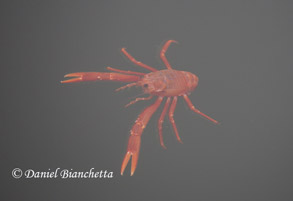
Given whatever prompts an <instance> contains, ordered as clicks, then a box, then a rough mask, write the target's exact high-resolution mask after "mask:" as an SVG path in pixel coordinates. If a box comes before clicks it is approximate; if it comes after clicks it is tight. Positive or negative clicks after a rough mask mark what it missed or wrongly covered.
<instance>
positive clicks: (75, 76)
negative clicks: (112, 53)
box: [61, 72, 101, 83]
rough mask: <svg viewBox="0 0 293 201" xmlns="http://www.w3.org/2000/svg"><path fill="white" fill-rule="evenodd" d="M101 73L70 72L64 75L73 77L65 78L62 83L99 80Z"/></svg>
mask: <svg viewBox="0 0 293 201" xmlns="http://www.w3.org/2000/svg"><path fill="white" fill-rule="evenodd" d="M100 75H101V73H99V72H79V73H69V74H67V75H65V76H64V77H66V78H67V77H69V78H70V77H71V79H68V80H63V81H61V83H71V82H83V81H95V80H98V79H99V77H100Z"/></svg>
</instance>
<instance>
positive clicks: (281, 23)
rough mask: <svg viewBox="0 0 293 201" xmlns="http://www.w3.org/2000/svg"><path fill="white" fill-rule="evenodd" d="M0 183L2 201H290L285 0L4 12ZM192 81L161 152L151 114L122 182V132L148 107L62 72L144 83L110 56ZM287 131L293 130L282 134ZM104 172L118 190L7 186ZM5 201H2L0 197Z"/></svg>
mask: <svg viewBox="0 0 293 201" xmlns="http://www.w3.org/2000/svg"><path fill="white" fill-rule="evenodd" d="M0 4H1V5H0V8H1V12H0V26H1V33H0V34H1V44H0V48H1V53H0V55H1V59H0V65H1V79H0V82H1V86H0V87H1V122H0V123H1V127H0V129H1V135H0V153H1V154H0V157H1V158H0V159H1V169H2V170H1V178H3V179H1V182H3V183H4V184H5V188H4V189H3V185H2V190H1V191H4V192H1V196H5V200H71V201H73V200H201V201H203V200H225V201H227V200H233V201H234V200H258V201H259V200H266V201H267V200H282V201H283V200H293V192H292V187H293V173H292V169H293V163H292V140H293V137H292V123H291V120H292V79H291V76H292V63H293V62H292V50H293V49H292V47H293V46H292V45H293V44H292V36H293V31H292V21H293V18H292V16H293V15H292V8H293V7H292V6H293V5H292V1H235V0H233V1H232V0H231V1H206V0H202V1H43V2H40V1H6V2H5V1H1V3H0ZM168 39H175V40H178V41H179V42H180V44H179V45H175V44H174V45H172V46H171V47H170V49H169V51H168V53H167V57H168V59H169V61H170V63H171V65H172V66H173V67H174V68H175V69H178V70H185V71H190V72H192V73H195V74H196V75H198V77H199V79H200V81H199V86H198V88H197V89H196V90H195V91H194V92H193V93H192V94H191V96H190V98H191V100H192V101H193V103H194V104H195V105H196V106H197V107H198V108H199V109H200V110H201V111H203V112H205V113H206V114H208V115H210V116H212V117H213V118H215V119H217V120H218V121H220V122H221V125H219V126H217V125H214V124H212V123H211V122H209V121H207V120H205V119H203V118H200V117H199V116H198V115H196V114H194V113H193V112H192V111H190V110H189V109H188V107H187V106H186V104H185V102H184V101H183V100H182V99H181V98H180V100H179V102H178V106H177V108H176V111H175V121H176V122H177V126H178V129H179V133H180V136H181V138H182V140H183V142H184V144H180V143H178V142H177V141H176V139H175V137H174V133H173V130H172V127H171V125H170V123H169V122H168V120H167V119H166V121H165V124H164V127H163V134H164V139H165V144H166V146H167V150H163V149H162V148H161V147H160V144H159V138H158V131H157V119H158V117H159V115H160V111H161V110H162V107H160V109H159V111H158V112H157V113H156V114H155V115H154V116H153V118H152V119H151V121H150V122H149V125H148V127H147V128H146V129H145V131H144V133H143V136H142V146H141V154H140V159H139V163H138V167H137V170H136V172H135V174H134V176H132V177H130V176H129V174H130V168H129V167H127V169H126V171H125V175H124V176H120V174H119V172H120V165H121V162H122V159H123V156H124V154H125V151H126V145H127V139H128V135H129V130H130V128H131V126H132V125H133V122H134V120H135V119H136V117H137V115H138V114H139V113H140V112H141V111H142V110H143V108H144V107H146V106H147V105H150V104H151V102H152V101H148V102H140V103H137V104H136V105H133V106H131V107H129V108H127V109H125V108H124V105H125V104H126V103H128V102H129V101H130V100H131V99H133V98H135V97H136V96H137V95H138V94H140V93H141V91H140V90H139V89H135V88H133V89H129V90H125V91H122V92H119V93H115V92H114V89H115V88H117V87H119V86H121V84H119V83H111V82H100V83H98V82H96V83H79V84H66V85H62V84H60V82H59V81H60V80H62V79H63V76H64V74H67V73H71V72H78V71H106V67H107V66H111V67H117V68H121V69H124V70H133V71H140V72H147V71H146V70H144V69H142V68H140V67H137V66H134V65H133V64H132V63H130V62H129V61H128V60H127V59H126V58H125V57H123V56H122V54H121V53H120V51H119V49H120V48H121V47H127V48H128V51H129V52H130V53H132V54H133V55H134V56H135V57H136V58H137V59H138V60H140V61H143V62H144V63H146V64H148V65H151V66H153V67H156V68H158V69H164V68H165V67H164V65H163V63H162V62H161V61H160V60H159V57H158V52H159V50H160V47H161V45H162V44H163V42H164V41H166V40H168ZM290 123H291V124H290ZM15 167H19V168H22V169H24V170H25V169H29V168H32V169H34V170H39V171H47V170H48V169H49V168H50V169H55V168H57V167H60V168H63V169H64V168H66V169H70V168H73V169H74V170H76V171H86V170H89V169H90V168H91V167H94V168H95V169H96V170H105V169H107V170H108V171H113V172H114V178H113V179H108V180H107V179H71V180H70V179H67V180H62V179H30V180H29V179H23V178H22V179H18V180H16V179H14V178H12V176H11V171H12V169H13V168H15ZM1 200H4V199H1Z"/></svg>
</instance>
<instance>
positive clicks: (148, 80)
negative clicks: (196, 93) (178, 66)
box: [137, 69, 198, 96]
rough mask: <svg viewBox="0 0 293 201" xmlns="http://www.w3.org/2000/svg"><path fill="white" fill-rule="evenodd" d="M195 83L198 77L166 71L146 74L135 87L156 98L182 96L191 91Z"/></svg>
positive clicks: (181, 72) (188, 73) (186, 73)
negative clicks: (139, 87)
mask: <svg viewBox="0 0 293 201" xmlns="http://www.w3.org/2000/svg"><path fill="white" fill-rule="evenodd" d="M197 83H198V77H197V76H196V75H194V74H192V73H190V72H185V71H177V70H170V69H167V70H160V71H155V72H151V73H148V74H146V75H145V76H143V78H142V79H141V80H140V81H138V82H137V85H138V86H141V87H142V88H143V89H144V92H145V93H148V94H152V95H156V96H182V95H184V94H186V93H187V94H188V93H190V92H191V91H193V90H194V89H195V87H196V86H197Z"/></svg>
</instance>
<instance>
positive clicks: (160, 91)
mask: <svg viewBox="0 0 293 201" xmlns="http://www.w3.org/2000/svg"><path fill="white" fill-rule="evenodd" d="M171 43H177V42H176V41H174V40H168V41H167V42H166V43H165V44H164V45H163V47H162V49H161V51H160V58H161V59H162V61H163V62H164V64H165V66H166V67H167V69H164V70H157V69H155V68H153V67H151V66H148V65H146V64H144V63H141V62H140V61H137V60H136V59H135V58H134V57H132V56H131V55H130V54H129V53H128V52H127V51H126V49H125V48H122V49H121V51H122V53H123V54H124V55H125V56H126V57H127V58H128V59H129V60H130V61H132V62H133V63H134V64H135V65H137V66H140V67H142V68H145V69H148V70H149V71H151V72H150V73H141V72H133V71H125V70H119V69H115V68H111V67H107V69H108V70H110V71H112V72H78V73H70V74H67V75H65V76H64V77H66V78H70V79H67V80H64V81H61V83H71V82H84V81H99V80H111V81H118V82H126V83H129V84H127V85H125V86H123V87H120V88H118V89H116V91H119V90H121V89H125V88H127V87H132V86H137V87H141V88H142V89H143V92H144V93H145V94H149V96H148V97H140V98H136V99H135V100H133V101H131V102H130V103H129V104H127V105H126V106H129V105H132V104H134V103H136V102H137V101H141V100H150V99H151V98H153V97H154V96H156V97H157V98H156V101H155V102H154V103H153V104H152V105H150V106H148V107H147V108H145V109H144V110H143V111H142V113H140V115H139V116H138V118H137V119H136V121H135V123H134V125H133V126H132V129H131V130H130V136H129V140H128V146H127V151H126V155H125V157H124V159H123V162H122V166H121V175H123V173H124V170H125V168H126V166H127V164H128V162H129V160H130V158H131V157H132V162H131V175H133V173H134V172H135V169H136V166H137V161H138V156H139V150H140V140H141V135H142V132H143V130H144V128H145V127H146V126H147V124H148V122H149V120H150V118H151V116H152V115H153V114H154V112H155V111H156V110H157V109H158V107H159V106H160V104H161V103H162V101H163V99H164V98H165V97H166V99H167V100H166V102H165V105H164V108H163V111H162V113H161V116H160V118H159V120H158V129H159V137H160V144H161V146H162V147H163V148H166V146H165V145H164V142H163V135H162V124H163V121H164V118H165V115H166V113H167V111H168V108H169V106H170V103H171V106H170V108H169V113H168V116H169V120H170V122H171V124H172V127H173V129H174V132H175V135H176V138H177V140H178V141H179V142H181V143H182V141H181V139H180V136H179V134H178V130H177V127H176V124H175V121H174V118H173V115H174V111H175V107H176V104H177V99H178V96H182V97H183V98H184V100H185V101H186V103H187V105H188V106H189V108H190V109H191V110H192V111H194V112H196V113H197V114H199V115H201V116H203V117H205V118H206V119H208V120H210V121H212V122H213V123H215V124H218V121H216V120H214V119H213V118H211V117H209V116H207V115H206V114H204V113H202V112H200V111H199V110H198V109H196V108H195V107H194V105H193V104H192V102H191V101H190V99H189V98H188V96H187V95H189V94H190V92H192V91H193V90H194V89H195V88H196V87H197V84H198V77H197V76H196V75H194V74H193V73H190V72H186V71H178V70H174V69H172V67H171V65H170V64H169V62H168V60H167V58H166V57H165V53H166V51H167V49H168V48H169V46H170V44H171ZM171 99H172V100H171Z"/></svg>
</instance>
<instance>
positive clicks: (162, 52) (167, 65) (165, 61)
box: [160, 40, 178, 69]
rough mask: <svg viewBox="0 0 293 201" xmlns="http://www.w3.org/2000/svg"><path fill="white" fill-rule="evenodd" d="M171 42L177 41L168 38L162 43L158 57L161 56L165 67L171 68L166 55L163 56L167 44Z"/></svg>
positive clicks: (167, 46)
mask: <svg viewBox="0 0 293 201" xmlns="http://www.w3.org/2000/svg"><path fill="white" fill-rule="evenodd" d="M171 43H178V42H177V41H175V40H168V41H167V42H166V43H165V44H164V45H163V47H162V50H161V52H160V57H161V59H162V61H163V62H164V64H165V65H166V67H167V68H168V69H172V67H171V65H170V64H169V62H168V60H167V58H166V56H165V53H166V51H167V49H168V48H169V46H170V45H171Z"/></svg>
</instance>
